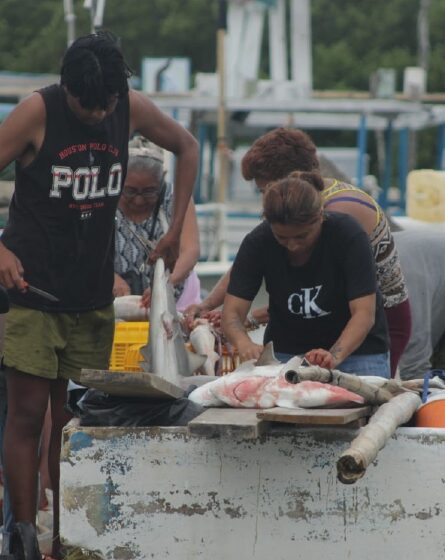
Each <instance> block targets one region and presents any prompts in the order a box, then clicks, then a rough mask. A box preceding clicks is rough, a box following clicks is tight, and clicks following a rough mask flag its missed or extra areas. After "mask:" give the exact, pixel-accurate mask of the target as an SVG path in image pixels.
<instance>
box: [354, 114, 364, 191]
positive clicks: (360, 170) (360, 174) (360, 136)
mask: <svg viewBox="0 0 445 560" xmlns="http://www.w3.org/2000/svg"><path fill="white" fill-rule="evenodd" d="M366 144H367V122H366V115H360V125H359V128H358V133H357V145H358V158H357V179H356V182H357V186H358V187H363V179H364V175H365V158H366V149H367V147H366Z"/></svg>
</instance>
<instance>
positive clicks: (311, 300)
mask: <svg viewBox="0 0 445 560" xmlns="http://www.w3.org/2000/svg"><path fill="white" fill-rule="evenodd" d="M320 290H321V286H314V287H313V288H301V290H299V291H298V292H295V293H293V294H291V295H290V296H289V299H288V300H287V307H288V309H289V311H290V312H291V313H293V314H294V315H301V316H302V317H303V318H304V319H315V318H317V317H323V316H324V315H330V314H331V312H330V311H324V310H323V309H321V308H320V307H319V306H318V305H317V301H316V300H317V297H318V294H319V293H320Z"/></svg>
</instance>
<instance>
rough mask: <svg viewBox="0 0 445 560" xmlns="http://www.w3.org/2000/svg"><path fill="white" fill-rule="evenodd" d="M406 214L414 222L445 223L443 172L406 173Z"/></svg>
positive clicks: (444, 173) (420, 170) (444, 176)
mask: <svg viewBox="0 0 445 560" xmlns="http://www.w3.org/2000/svg"><path fill="white" fill-rule="evenodd" d="M406 214H407V216H409V217H410V218H413V219H415V220H423V221H425V222H445V171H435V170H434V169H417V170H415V171H410V172H409V173H408V181H407V197H406Z"/></svg>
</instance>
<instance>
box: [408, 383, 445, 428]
mask: <svg viewBox="0 0 445 560" xmlns="http://www.w3.org/2000/svg"><path fill="white" fill-rule="evenodd" d="M415 423H416V426H417V427H418V428H445V391H440V392H439V393H436V394H435V395H434V396H433V397H431V398H430V399H428V401H427V402H426V403H424V404H422V405H421V406H420V407H419V408H418V409H417V412H416V414H415Z"/></svg>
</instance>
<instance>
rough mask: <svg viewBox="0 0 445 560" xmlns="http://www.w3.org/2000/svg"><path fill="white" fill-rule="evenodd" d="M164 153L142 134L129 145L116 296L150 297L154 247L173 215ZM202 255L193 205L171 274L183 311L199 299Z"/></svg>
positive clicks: (121, 203) (120, 213) (119, 215)
mask: <svg viewBox="0 0 445 560" xmlns="http://www.w3.org/2000/svg"><path fill="white" fill-rule="evenodd" d="M164 177H165V171H164V158H163V152H162V150H161V149H160V148H159V147H158V146H156V145H154V144H152V143H151V142H149V141H148V140H146V139H145V138H143V137H141V136H136V137H135V138H133V139H132V140H131V141H130V143H129V159H128V170H127V176H126V179H125V184H124V187H123V190H122V196H121V199H120V201H119V207H118V210H117V213H116V251H115V263H114V270H115V280H114V290H113V291H114V295H115V296H123V295H130V294H138V295H141V294H143V301H144V302H145V303H148V302H149V297H150V291H151V286H150V268H151V267H150V266H149V265H148V264H147V256H148V254H149V252H150V246H151V245H152V244H153V243H154V244H156V242H157V241H158V240H159V239H160V238H161V237H162V235H163V234H164V233H165V231H167V229H168V224H169V222H170V219H171V216H172V211H173V208H172V202H173V191H172V187H171V185H168V184H167V183H166V182H165V180H164ZM198 257H199V232H198V225H197V220H196V213H195V206H194V204H193V201H191V202H190V204H189V207H188V209H187V213H186V216H185V220H184V228H183V230H182V233H181V245H180V253H179V258H178V260H177V262H176V265H175V268H174V270H173V272H172V273H171V277H170V279H171V282H172V284H173V285H174V287H175V298H176V300H177V304H178V307H181V298H182V299H184V298H186V302H185V305H188V304H190V303H195V302H198V301H200V298H199V280H198V278H197V276H196V273H195V272H194V270H193V267H194V266H195V264H196V262H197V260H198Z"/></svg>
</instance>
